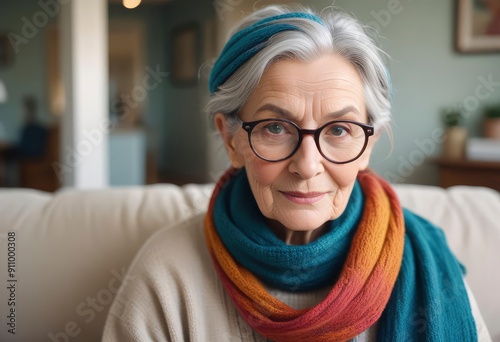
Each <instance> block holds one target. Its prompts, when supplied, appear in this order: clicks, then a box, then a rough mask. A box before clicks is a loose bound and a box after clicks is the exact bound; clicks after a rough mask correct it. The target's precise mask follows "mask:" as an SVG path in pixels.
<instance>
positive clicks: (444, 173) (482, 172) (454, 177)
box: [435, 159, 500, 191]
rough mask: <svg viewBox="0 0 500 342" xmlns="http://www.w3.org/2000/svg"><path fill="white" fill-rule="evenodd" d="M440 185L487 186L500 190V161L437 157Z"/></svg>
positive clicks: (444, 186) (445, 186)
mask: <svg viewBox="0 0 500 342" xmlns="http://www.w3.org/2000/svg"><path fill="white" fill-rule="evenodd" d="M435 163H436V164H437V165H438V169H439V186H441V187H443V188H447V187H450V186H453V185H474V186H485V187H488V188H492V189H495V190H497V191H500V162H491V161H478V160H467V159H459V160H452V159H436V160H435Z"/></svg>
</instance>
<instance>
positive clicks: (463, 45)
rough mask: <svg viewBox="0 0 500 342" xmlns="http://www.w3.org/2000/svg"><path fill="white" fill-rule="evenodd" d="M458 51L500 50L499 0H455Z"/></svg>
mask: <svg viewBox="0 0 500 342" xmlns="http://www.w3.org/2000/svg"><path fill="white" fill-rule="evenodd" d="M456 1H457V10H456V29H455V32H456V39H455V44H456V48H457V50H458V51H459V52H464V53H471V52H495V51H496V52H500V0H456Z"/></svg>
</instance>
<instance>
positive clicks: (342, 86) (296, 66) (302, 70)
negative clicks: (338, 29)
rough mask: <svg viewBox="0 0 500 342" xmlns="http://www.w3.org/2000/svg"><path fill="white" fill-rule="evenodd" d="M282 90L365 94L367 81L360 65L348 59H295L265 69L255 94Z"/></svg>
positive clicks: (334, 57) (329, 57) (311, 93)
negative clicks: (359, 69)
mask: <svg viewBox="0 0 500 342" xmlns="http://www.w3.org/2000/svg"><path fill="white" fill-rule="evenodd" d="M272 91H282V92H286V93H293V92H302V93H303V94H304V95H306V94H309V95H310V96H311V95H314V94H318V93H319V94H326V93H328V92H330V93H334V92H343V91H346V92H351V93H357V94H359V96H362V97H363V96H364V84H363V80H362V78H361V76H360V75H359V73H358V71H357V70H356V68H355V67H354V66H353V65H351V64H350V63H349V62H348V61H346V60H345V59H344V58H342V57H339V56H336V55H331V56H326V57H322V58H319V59H316V60H314V61H297V60H291V59H285V60H280V61H277V62H274V63H273V64H271V65H270V66H268V68H267V69H266V71H265V72H264V74H263V75H262V78H261V80H260V82H259V84H258V86H257V87H256V88H255V90H254V92H253V94H255V95H259V94H260V95H262V94H265V93H267V92H272Z"/></svg>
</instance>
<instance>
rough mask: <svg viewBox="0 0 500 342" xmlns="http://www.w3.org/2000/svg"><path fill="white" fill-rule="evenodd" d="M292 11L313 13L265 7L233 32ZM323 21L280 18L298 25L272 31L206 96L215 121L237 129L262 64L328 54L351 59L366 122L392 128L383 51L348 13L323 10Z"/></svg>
mask: <svg viewBox="0 0 500 342" xmlns="http://www.w3.org/2000/svg"><path fill="white" fill-rule="evenodd" d="M291 12H304V13H309V14H315V13H314V12H313V11H312V10H311V9H308V8H305V7H302V6H268V7H265V8H263V9H260V10H257V11H255V12H253V13H252V14H250V15H249V16H247V17H245V18H244V19H243V20H242V21H241V22H240V24H239V25H237V26H236V27H235V28H234V29H233V30H232V31H231V32H230V36H232V35H233V34H235V33H236V32H238V31H240V30H242V29H244V28H246V27H248V26H250V25H252V24H254V23H256V22H258V21H260V20H262V19H264V18H267V17H271V16H276V15H280V14H286V13H291ZM318 16H319V17H320V18H321V19H322V21H323V23H324V24H325V25H321V24H319V23H317V22H315V21H313V20H309V19H303V18H284V19H281V20H279V23H287V24H291V25H294V26H296V27H298V28H299V30H295V31H285V32H280V33H277V34H275V35H274V36H273V37H272V38H271V39H270V40H269V44H268V45H267V46H266V47H265V48H264V49H262V50H261V51H260V52H258V53H257V54H256V55H255V56H253V57H252V58H251V59H249V60H248V62H246V63H245V64H243V65H242V66H241V67H240V68H239V69H238V70H237V71H236V72H235V73H234V74H233V75H232V76H231V77H230V78H229V79H228V80H227V81H226V82H225V83H223V84H222V85H221V86H220V87H219V89H218V90H217V91H216V92H215V93H214V94H212V95H211V96H210V99H209V101H208V103H207V105H206V107H205V111H206V112H207V113H208V114H209V116H210V121H211V122H213V117H214V116H215V114H216V113H219V112H220V113H223V114H224V115H225V116H226V119H227V121H228V125H229V129H230V131H232V132H233V133H235V132H236V130H237V129H238V128H239V127H240V124H241V121H240V120H239V118H238V116H237V114H238V112H239V111H240V109H241V108H242V107H243V106H244V104H245V103H246V101H247V100H248V98H249V97H250V95H251V94H252V92H253V91H254V89H255V87H256V86H257V84H258V83H259V81H260V79H261V77H262V74H263V73H264V71H265V70H266V68H267V67H268V66H269V65H270V64H271V63H273V62H275V61H277V60H280V59H283V58H290V59H299V60H304V61H311V60H314V59H315V58H318V57H320V56H324V55H327V54H336V55H339V56H341V57H343V58H345V59H346V60H347V61H349V62H350V63H351V64H352V65H353V66H354V67H355V68H356V70H357V71H358V72H359V74H360V76H361V78H362V79H363V82H364V95H365V105H366V108H367V111H368V117H369V121H370V122H371V123H372V124H373V125H374V126H375V129H376V130H377V128H385V129H387V130H388V131H389V132H390V121H391V101H390V96H391V94H390V92H391V89H390V79H389V73H388V71H387V69H386V66H385V64H384V61H383V56H385V53H384V52H383V51H382V50H381V49H379V48H378V47H377V45H376V44H375V42H374V41H373V39H371V38H370V37H369V35H368V34H367V32H365V29H364V28H363V26H362V25H361V24H360V23H359V22H358V21H357V20H356V19H355V18H354V17H353V16H351V15H350V14H348V13H346V12H343V11H342V10H339V9H334V8H327V9H326V10H324V11H322V12H321V14H319V15H318Z"/></svg>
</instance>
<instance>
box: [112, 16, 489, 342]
mask: <svg viewBox="0 0 500 342" xmlns="http://www.w3.org/2000/svg"><path fill="white" fill-rule="evenodd" d="M209 86H210V92H211V94H212V95H211V98H210V100H209V103H208V105H207V111H208V112H209V114H210V115H211V117H212V118H213V121H214V123H215V127H216V128H217V130H218V131H219V133H220V135H221V137H222V140H223V142H224V145H225V148H226V150H227V154H228V156H229V159H230V161H231V165H232V167H231V169H230V170H228V171H227V172H226V174H225V175H224V176H223V177H222V178H221V179H220V181H219V182H218V184H217V186H216V188H215V190H214V193H213V196H212V199H211V202H210V205H209V208H208V212H207V213H206V214H204V215H202V216H199V217H196V218H192V219H190V220H188V221H186V222H183V223H182V224H180V225H178V226H176V227H172V228H169V229H167V230H163V231H161V232H160V233H159V234H156V235H155V236H154V238H153V239H152V240H150V242H149V243H147V244H146V245H145V247H144V248H143V250H142V251H141V252H140V253H139V255H138V256H137V258H136V260H135V262H134V263H133V265H132V266H131V269H130V271H129V280H130V281H128V282H127V285H126V286H125V287H123V288H122V289H121V290H120V292H119V294H118V296H117V298H116V300H115V303H114V304H113V306H112V309H111V312H110V315H109V317H108V321H107V324H106V329H105V334H104V340H105V341H217V342H219V341H266V339H268V340H272V341H348V340H352V339H353V340H355V341H409V340H411V341H413V340H418V341H476V340H478V339H479V340H482V341H483V340H484V341H488V340H490V338H489V335H488V332H487V330H486V328H485V326H484V323H483V321H482V319H481V316H480V314H479V312H478V309H477V305H476V304H475V301H474V299H473V297H472V295H471V293H470V292H469V290H468V288H467V285H466V284H465V283H464V279H463V270H462V268H461V265H460V264H459V262H458V261H457V260H456V259H455V257H454V256H453V254H452V253H451V251H450V249H449V247H448V246H447V244H446V241H445V238H444V235H443V233H442V231H441V230H439V229H438V228H436V227H435V226H433V225H432V224H431V223H430V222H428V221H426V220H425V219H423V218H421V217H418V216H417V215H415V214H413V213H412V212H410V211H408V210H405V209H403V208H401V206H400V204H399V202H398V199H397V197H396V195H395V193H394V191H393V190H392V189H391V186H390V185H389V184H388V183H386V182H385V181H384V180H383V179H381V178H380V177H378V176H377V175H376V174H374V173H373V172H371V171H368V170H367V167H368V162H369V159H370V154H371V152H372V149H373V146H374V144H375V142H376V140H377V138H378V137H379V135H380V134H381V132H382V131H383V130H384V129H388V128H389V126H388V125H389V122H390V119H391V104H390V93H391V89H390V81H389V75H388V72H387V69H386V67H385V66H384V63H383V61H382V58H381V52H380V50H379V49H378V48H377V47H376V45H375V44H374V42H373V41H372V40H371V39H370V38H369V37H368V36H367V35H366V33H365V32H364V30H363V28H362V26H361V25H360V24H359V23H358V22H357V21H356V20H355V19H353V18H352V17H350V16H349V15H347V14H345V13H343V12H341V11H336V10H333V9H331V10H328V11H325V12H324V13H323V14H322V15H320V16H318V15H315V14H314V13H313V12H312V11H310V10H307V9H304V8H301V9H300V10H299V11H296V10H294V9H291V8H289V7H278V6H272V7H267V8H264V9H261V10H258V11H256V12H255V13H253V14H251V15H249V16H248V17H246V18H245V19H244V20H243V21H242V22H241V24H240V25H239V26H238V27H237V28H236V30H235V33H234V34H233V35H232V37H231V39H230V40H229V42H228V43H227V44H226V46H225V48H224V50H223V51H222V53H221V55H220V57H219V58H218V60H217V62H216V63H215V65H214V68H213V70H212V73H211V76H210V84H209Z"/></svg>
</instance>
